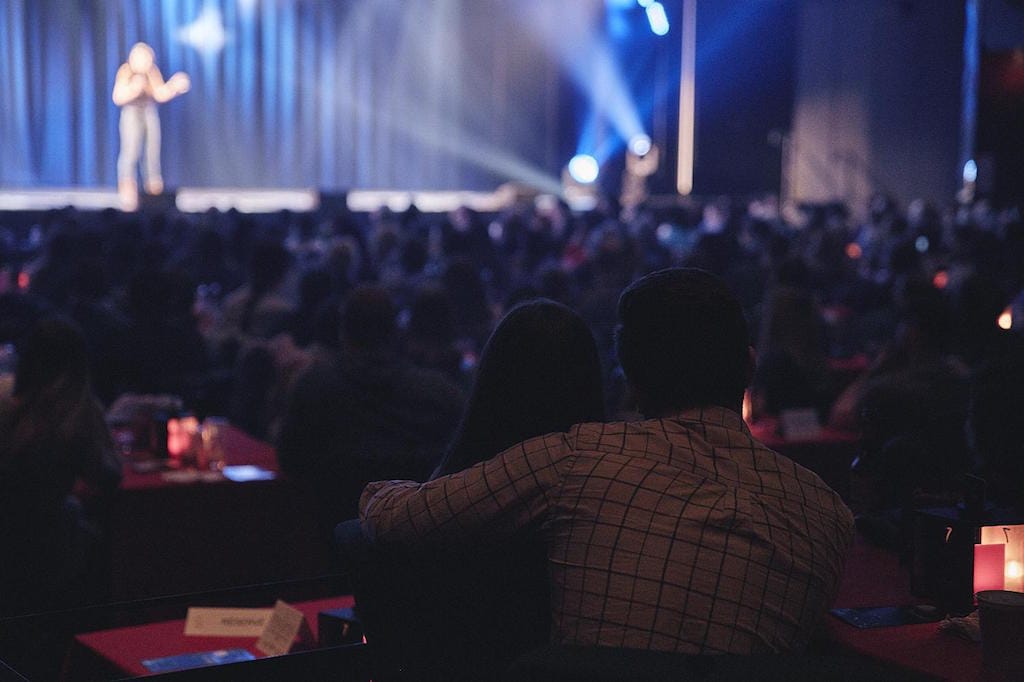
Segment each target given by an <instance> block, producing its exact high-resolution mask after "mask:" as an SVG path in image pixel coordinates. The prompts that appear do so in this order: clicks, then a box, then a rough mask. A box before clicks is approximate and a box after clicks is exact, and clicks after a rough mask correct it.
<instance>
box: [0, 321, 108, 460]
mask: <svg viewBox="0 0 1024 682" xmlns="http://www.w3.org/2000/svg"><path fill="white" fill-rule="evenodd" d="M18 351H19V358H18V370H17V372H16V374H15V378H14V399H15V401H16V407H15V409H14V410H13V411H12V413H11V414H9V415H7V416H8V417H9V418H10V419H11V423H13V424H15V427H14V429H13V431H12V432H11V433H10V434H9V439H8V440H7V442H3V443H0V460H3V459H5V458H8V457H11V456H17V453H23V452H26V451H28V449H30V446H31V444H32V443H38V442H41V441H42V442H45V441H46V440H47V439H52V438H54V437H57V438H59V439H63V440H66V441H67V440H70V439H72V438H74V437H75V434H77V433H81V432H82V430H83V429H84V430H87V431H93V430H94V429H95V433H96V437H97V438H103V437H104V436H103V432H104V431H105V426H97V425H96V424H94V423H92V421H91V420H90V418H89V416H88V415H89V411H90V409H91V408H92V407H93V406H94V405H95V402H94V399H93V397H92V384H91V382H90V379H89V359H88V355H87V351H86V345H85V339H84V337H83V336H82V334H81V332H79V330H78V328H77V327H75V326H74V325H73V324H71V323H70V322H67V321H64V320H62V319H59V318H50V319H44V320H41V321H40V322H38V323H36V324H35V325H34V326H33V328H32V331H31V332H30V333H29V335H28V336H27V337H26V338H25V339H24V340H23V342H22V343H20V344H19V346H18ZM101 421H102V420H101Z"/></svg>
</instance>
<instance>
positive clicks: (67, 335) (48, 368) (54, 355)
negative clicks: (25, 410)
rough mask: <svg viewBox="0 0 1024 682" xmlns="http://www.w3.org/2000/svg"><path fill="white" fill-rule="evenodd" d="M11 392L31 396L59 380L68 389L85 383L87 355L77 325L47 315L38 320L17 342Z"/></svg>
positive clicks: (76, 390)
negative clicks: (15, 372) (44, 318)
mask: <svg viewBox="0 0 1024 682" xmlns="http://www.w3.org/2000/svg"><path fill="white" fill-rule="evenodd" d="M19 353H20V358H19V360H18V371H17V374H16V376H15V384H14V395H15V396H17V397H19V398H22V399H31V398H34V397H36V396H39V395H41V394H43V393H44V392H46V391H47V390H48V389H51V388H53V387H54V386H55V385H56V384H58V383H60V384H62V385H63V386H65V387H66V390H67V389H70V390H71V391H72V392H78V391H82V390H84V389H85V387H87V386H88V385H89V358H88V355H87V352H86V345H85V339H84V338H83V336H82V334H81V332H79V331H78V328H77V327H75V326H73V325H72V324H71V323H69V322H65V321H64V320H61V319H57V318H51V319H46V320H42V321H40V322H38V323H37V324H36V325H35V327H33V329H32V331H31V332H30V333H29V335H28V338H26V339H25V342H24V343H22V344H20V348H19Z"/></svg>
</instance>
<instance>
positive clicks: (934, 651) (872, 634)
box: [825, 537, 1003, 680]
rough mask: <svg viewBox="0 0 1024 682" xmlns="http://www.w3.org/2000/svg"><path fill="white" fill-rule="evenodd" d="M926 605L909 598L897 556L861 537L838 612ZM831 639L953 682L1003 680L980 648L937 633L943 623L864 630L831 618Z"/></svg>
mask: <svg viewBox="0 0 1024 682" xmlns="http://www.w3.org/2000/svg"><path fill="white" fill-rule="evenodd" d="M918 603H921V600H920V599H917V598H915V597H913V595H911V594H910V573H909V570H908V569H907V568H906V567H903V566H900V564H899V560H898V558H897V557H896V555H895V554H893V553H891V552H887V551H885V550H881V549H878V548H876V547H871V546H870V545H868V544H867V543H866V542H864V540H863V539H861V538H860V537H858V539H857V541H856V543H855V544H854V546H853V548H852V549H851V551H850V555H849V558H848V559H847V563H846V570H845V572H844V574H843V581H842V585H841V587H840V590H839V596H838V598H837V599H836V606H837V607H858V606H904V605H910V604H918ZM825 627H826V633H827V636H828V638H829V639H831V640H832V641H833V642H836V643H838V644H839V645H841V646H842V647H843V648H845V649H848V650H850V651H854V652H857V653H859V654H861V655H864V656H868V657H870V658H873V659H876V660H881V661H885V662H887V663H892V664H895V665H897V666H899V667H901V668H905V669H907V670H913V671H916V672H920V673H926V674H929V675H934V676H936V677H937V678H941V679H948V680H989V679H991V680H999V679H1003V678H1001V677H999V676H997V675H993V674H990V673H987V672H986V671H985V670H984V669H983V668H982V665H981V645H980V644H975V643H974V642H969V641H967V640H965V639H961V638H959V637H955V636H952V635H949V634H943V633H940V632H939V631H938V623H923V624H920V625H904V626H900V627H888V628H872V629H866V630H861V629H858V628H856V627H854V626H852V625H849V624H848V623H845V622H843V621H841V620H839V619H837V618H835V617H833V616H831V615H829V616H828V617H827V621H826V625H825Z"/></svg>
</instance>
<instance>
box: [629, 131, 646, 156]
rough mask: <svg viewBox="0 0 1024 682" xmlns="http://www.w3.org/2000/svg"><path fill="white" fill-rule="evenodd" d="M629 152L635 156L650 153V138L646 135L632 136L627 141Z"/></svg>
mask: <svg viewBox="0 0 1024 682" xmlns="http://www.w3.org/2000/svg"><path fill="white" fill-rule="evenodd" d="M629 151H631V152H633V153H634V154H636V155H637V156H646V154H647V152H649V151H651V138H650V137H649V136H647V135H644V134H642V133H641V134H640V135H634V136H633V137H631V138H630V139H629Z"/></svg>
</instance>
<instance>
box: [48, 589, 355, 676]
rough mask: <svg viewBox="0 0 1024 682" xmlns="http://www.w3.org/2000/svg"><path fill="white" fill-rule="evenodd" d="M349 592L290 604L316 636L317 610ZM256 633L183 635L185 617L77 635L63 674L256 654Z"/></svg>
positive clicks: (141, 670)
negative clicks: (227, 653) (208, 654)
mask: <svg viewBox="0 0 1024 682" xmlns="http://www.w3.org/2000/svg"><path fill="white" fill-rule="evenodd" d="M354 604H355V600H354V599H353V598H352V597H351V596H340V597H331V598H328V599H318V600H315V601H308V602H299V603H296V604H293V606H295V607H296V608H297V609H299V610H300V611H302V612H303V613H304V614H305V616H306V622H307V623H309V626H310V629H311V630H312V631H313V635H314V636H315V637H319V632H318V623H317V614H318V613H319V612H320V611H325V610H328V609H339V608H345V607H351V606H353V605H354ZM256 640H257V638H255V637H205V636H202V637H197V636H186V635H185V621H184V620H169V621H163V622H160V623H151V624H149V625H139V626H136V627H125V628H114V629H111V630H100V631H98V632H89V633H85V634H81V635H77V636H76V637H75V639H74V642H73V643H72V649H71V651H70V652H69V653H68V658H67V661H66V664H65V670H64V674H65V677H66V678H67V679H82V678H88V677H91V676H93V675H96V674H97V673H98V672H99V671H106V672H108V673H112V674H122V675H148V674H149V671H148V670H146V668H145V666H143V665H142V661H143V660H147V659H152V658H163V657H165V656H176V655H178V654H186V653H201V652H205V651H215V650H218V649H246V650H248V651H249V652H250V653H252V654H253V655H254V656H256V657H257V658H262V657H263V654H262V653H260V652H259V651H258V650H257V649H256Z"/></svg>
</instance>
